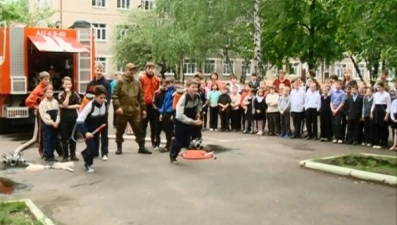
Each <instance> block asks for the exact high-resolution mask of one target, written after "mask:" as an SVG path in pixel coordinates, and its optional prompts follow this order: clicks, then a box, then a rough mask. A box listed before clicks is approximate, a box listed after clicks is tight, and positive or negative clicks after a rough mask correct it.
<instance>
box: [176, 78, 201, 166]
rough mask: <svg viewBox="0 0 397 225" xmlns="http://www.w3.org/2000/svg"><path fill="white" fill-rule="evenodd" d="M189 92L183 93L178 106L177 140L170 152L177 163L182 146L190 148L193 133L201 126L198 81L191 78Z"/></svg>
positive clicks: (188, 84) (188, 82)
mask: <svg viewBox="0 0 397 225" xmlns="http://www.w3.org/2000/svg"><path fill="white" fill-rule="evenodd" d="M186 89H187V92H186V93H185V94H183V95H182V96H181V97H180V99H179V101H178V104H177V106H176V113H175V121H174V122H175V123H174V125H175V130H174V131H175V140H174V144H173V146H172V150H171V152H170V161H171V163H173V164H176V163H177V160H176V158H177V157H178V155H179V152H180V151H181V149H182V148H188V147H189V145H190V141H191V138H192V135H193V129H194V127H197V126H201V125H202V123H203V122H202V121H201V120H200V111H201V99H200V96H198V94H197V90H198V83H197V82H196V81H194V80H189V81H187V83H186Z"/></svg>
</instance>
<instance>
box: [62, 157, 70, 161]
mask: <svg viewBox="0 0 397 225" xmlns="http://www.w3.org/2000/svg"><path fill="white" fill-rule="evenodd" d="M67 161H69V160H68V158H67V157H66V158H65V157H64V158H63V159H62V161H61V162H67Z"/></svg>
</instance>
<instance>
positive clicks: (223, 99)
mask: <svg viewBox="0 0 397 225" xmlns="http://www.w3.org/2000/svg"><path fill="white" fill-rule="evenodd" d="M230 103H232V99H231V98H230V95H228V94H221V95H220V96H219V99H218V104H222V105H226V104H229V106H228V107H227V108H226V109H225V110H224V111H221V110H219V112H229V111H230Z"/></svg>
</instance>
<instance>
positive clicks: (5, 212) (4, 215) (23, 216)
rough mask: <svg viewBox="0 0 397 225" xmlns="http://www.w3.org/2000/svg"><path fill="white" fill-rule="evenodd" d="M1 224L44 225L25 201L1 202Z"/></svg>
mask: <svg viewBox="0 0 397 225" xmlns="http://www.w3.org/2000/svg"><path fill="white" fill-rule="evenodd" d="M0 225H43V223H41V222H40V221H38V220H37V219H36V218H34V216H33V215H32V213H31V212H30V210H29V208H28V207H27V206H26V204H25V203H24V202H10V203H7V202H0Z"/></svg>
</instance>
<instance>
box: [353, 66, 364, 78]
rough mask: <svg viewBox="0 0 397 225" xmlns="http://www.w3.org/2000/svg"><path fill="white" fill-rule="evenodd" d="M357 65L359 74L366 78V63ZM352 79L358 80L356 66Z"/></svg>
mask: <svg viewBox="0 0 397 225" xmlns="http://www.w3.org/2000/svg"><path fill="white" fill-rule="evenodd" d="M357 66H358V68H359V69H360V72H361V76H363V78H364V79H365V78H366V70H367V65H366V64H365V63H359V64H358V65H357ZM353 80H360V77H359V76H358V73H357V70H356V68H354V73H353Z"/></svg>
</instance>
